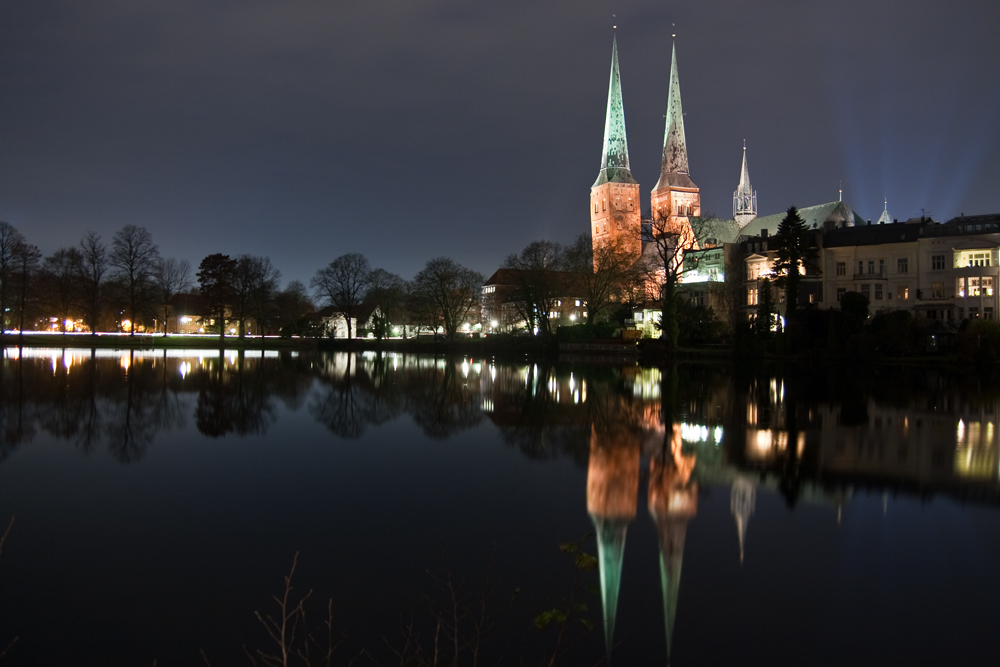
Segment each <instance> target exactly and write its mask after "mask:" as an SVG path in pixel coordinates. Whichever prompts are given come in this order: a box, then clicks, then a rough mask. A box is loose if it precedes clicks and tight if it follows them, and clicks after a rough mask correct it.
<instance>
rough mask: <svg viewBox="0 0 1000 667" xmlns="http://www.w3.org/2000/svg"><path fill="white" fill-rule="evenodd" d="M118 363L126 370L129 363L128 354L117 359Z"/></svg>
mask: <svg viewBox="0 0 1000 667" xmlns="http://www.w3.org/2000/svg"><path fill="white" fill-rule="evenodd" d="M118 364H119V365H120V366H121V367H122V368H123V369H124V370H125V371H126V372H127V371H128V367H129V366H130V365H131V361H130V360H129V358H128V355H122V358H121V359H120V360H119V361H118Z"/></svg>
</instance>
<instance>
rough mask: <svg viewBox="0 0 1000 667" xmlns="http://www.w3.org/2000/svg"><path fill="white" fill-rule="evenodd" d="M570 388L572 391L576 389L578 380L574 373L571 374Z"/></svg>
mask: <svg viewBox="0 0 1000 667" xmlns="http://www.w3.org/2000/svg"><path fill="white" fill-rule="evenodd" d="M569 390H570V392H574V391H576V380H575V379H573V374H572V373H570V374H569Z"/></svg>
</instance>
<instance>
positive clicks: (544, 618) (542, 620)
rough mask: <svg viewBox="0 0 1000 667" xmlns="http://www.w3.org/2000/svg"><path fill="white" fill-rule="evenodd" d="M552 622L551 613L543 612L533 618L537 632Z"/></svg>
mask: <svg viewBox="0 0 1000 667" xmlns="http://www.w3.org/2000/svg"><path fill="white" fill-rule="evenodd" d="M551 622H552V612H551V611H543V612H542V613H541V614H539V615H538V616H536V617H535V627H536V628H538V629H539V630H544V629H545V628H546V626H547V625H548V624H549V623H551Z"/></svg>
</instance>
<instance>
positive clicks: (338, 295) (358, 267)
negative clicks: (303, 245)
mask: <svg viewBox="0 0 1000 667" xmlns="http://www.w3.org/2000/svg"><path fill="white" fill-rule="evenodd" d="M371 273H372V267H371V264H369V263H368V260H367V259H366V258H365V256H364V255H362V254H360V253H356V252H352V253H348V254H346V255H341V256H340V257H338V258H337V259H335V260H333V261H332V262H330V265H329V266H327V267H325V268H322V269H320V270H319V271H317V272H316V275H315V276H314V277H313V279H312V282H311V283H310V284H311V285H312V288H313V290H314V291H315V293H316V297H317V298H318V299H321V300H323V301H326V302H327V303H328V304H329V305H331V306H333V307H334V309H336V310H337V311H338V312H340V313H341V314H343V316H344V319H346V320H347V337H348V338H349V339H350V338H353V336H354V332H353V329H352V326H351V319H352V318H354V317H355V316H356V314H357V311H358V307H359V306H360V305H361V303H362V299H364V296H365V294H366V293H367V292H368V287H369V285H371Z"/></svg>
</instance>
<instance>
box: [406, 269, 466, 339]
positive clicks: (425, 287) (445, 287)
mask: <svg viewBox="0 0 1000 667" xmlns="http://www.w3.org/2000/svg"><path fill="white" fill-rule="evenodd" d="M482 285H483V275H482V274H481V273H479V272H477V271H473V270H472V269H467V268H465V267H464V266H462V265H461V264H459V263H457V262H455V261H454V260H452V259H449V258H447V257H438V258H436V259H432V260H430V261H429V262H427V264H426V265H425V266H424V268H423V269H422V270H421V271H420V273H418V274H417V275H416V277H415V278H414V279H413V292H414V295H415V296H416V297H417V298H418V300H419V301H420V302H422V303H423V304H424V305H425V306H426V312H427V313H428V314H429V315H430V316H432V317H434V318H435V319H436V320H437V321H439V322H440V323H441V324H442V326H444V330H445V334H446V335H447V336H448V338H454V337H455V334H456V333H457V332H458V329H459V327H460V326H461V325H462V323H463V322H465V321H466V318H467V317H468V316H469V313H471V312H472V311H473V309H474V308H476V307H477V306H478V305H479V296H480V290H481V288H482Z"/></svg>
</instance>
